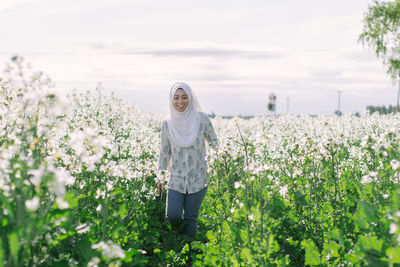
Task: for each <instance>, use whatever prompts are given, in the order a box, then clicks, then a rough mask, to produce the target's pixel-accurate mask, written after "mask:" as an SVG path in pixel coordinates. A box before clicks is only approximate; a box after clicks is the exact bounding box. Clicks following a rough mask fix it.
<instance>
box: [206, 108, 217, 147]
mask: <svg viewBox="0 0 400 267" xmlns="http://www.w3.org/2000/svg"><path fill="white" fill-rule="evenodd" d="M204 135H205V138H206V139H207V142H208V143H209V145H210V146H211V147H217V146H218V139H217V136H216V135H215V131H214V127H213V125H212V123H211V120H210V118H209V117H208V116H207V115H206V122H205V133H204Z"/></svg>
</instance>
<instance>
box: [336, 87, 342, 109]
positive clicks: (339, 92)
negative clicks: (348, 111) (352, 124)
mask: <svg viewBox="0 0 400 267" xmlns="http://www.w3.org/2000/svg"><path fill="white" fill-rule="evenodd" d="M337 92H338V113H339V114H342V112H341V111H340V94H341V93H342V91H340V90H338V91H337Z"/></svg>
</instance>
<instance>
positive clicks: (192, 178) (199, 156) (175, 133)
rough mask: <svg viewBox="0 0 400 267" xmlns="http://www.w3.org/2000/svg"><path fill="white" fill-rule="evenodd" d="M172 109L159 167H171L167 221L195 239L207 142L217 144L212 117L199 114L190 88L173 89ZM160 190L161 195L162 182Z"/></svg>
mask: <svg viewBox="0 0 400 267" xmlns="http://www.w3.org/2000/svg"><path fill="white" fill-rule="evenodd" d="M169 109H170V116H169V117H168V118H167V119H166V120H164V121H163V123H162V128H161V149H160V158H159V163H158V170H159V171H161V172H165V171H166V170H167V168H168V167H169V174H170V175H169V180H168V184H167V188H168V191H167V205H166V217H167V219H168V220H169V222H170V223H171V224H172V226H173V228H175V229H176V230H177V231H178V232H179V233H180V234H183V235H184V236H185V237H189V238H194V237H195V235H196V230H197V219H198V214H199V210H200V206H201V203H202V202H203V199H204V196H205V195H206V192H207V183H208V179H209V175H208V173H207V164H206V159H205V157H206V147H205V139H207V141H208V143H209V144H210V145H211V146H213V147H216V146H217V145H218V141H217V137H216V135H215V132H214V128H213V126H212V124H211V121H210V119H209V117H208V116H207V115H206V114H205V113H203V112H201V111H200V110H201V107H200V105H199V102H198V101H197V98H196V96H195V95H194V94H193V92H192V90H191V89H190V87H189V86H188V85H187V84H185V83H176V84H174V85H173V86H172V88H171V91H170V94H169ZM158 186H159V192H161V193H162V191H163V184H162V182H159V184H158Z"/></svg>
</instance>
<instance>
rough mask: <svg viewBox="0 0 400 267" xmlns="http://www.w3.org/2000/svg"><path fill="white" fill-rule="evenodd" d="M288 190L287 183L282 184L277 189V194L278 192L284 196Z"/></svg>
mask: <svg viewBox="0 0 400 267" xmlns="http://www.w3.org/2000/svg"><path fill="white" fill-rule="evenodd" d="M288 190H289V188H288V186H287V185H284V186H282V187H281V189H279V194H280V195H281V196H282V197H285V196H286V193H287V192H288Z"/></svg>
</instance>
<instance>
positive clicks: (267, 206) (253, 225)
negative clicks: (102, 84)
mask: <svg viewBox="0 0 400 267" xmlns="http://www.w3.org/2000/svg"><path fill="white" fill-rule="evenodd" d="M14 61H17V62H20V61H19V59H18V58H15V59H14ZM20 63H21V62H20ZM20 63H19V64H20ZM21 64H22V63H21ZM21 68H22V67H21V66H19V67H17V69H21ZM35 81H37V79H35ZM22 84H25V85H26V86H25V87H24V86H23V87H22V88H21V89H16V88H19V87H15V86H13V87H11V86H10V85H9V84H4V83H3V84H2V87H1V89H2V91H1V94H2V95H1V96H2V98H1V101H2V102H1V103H0V104H1V105H2V108H3V109H2V110H3V111H4V110H5V111H7V112H8V113H7V115H8V116H16V117H15V118H16V119H15V120H6V119H4V118H3V117H2V118H1V120H0V122H1V123H2V124H1V126H2V128H1V129H2V130H3V131H2V132H1V133H2V134H1V135H0V155H1V157H0V160H1V161H0V164H1V166H3V167H4V169H1V170H0V171H2V172H1V173H0V175H1V176H0V207H1V209H0V211H1V212H0V224H1V228H0V262H1V263H2V264H3V265H5V266H88V265H90V266H96V265H97V266H167V265H168V266H191V265H192V266H304V265H310V266H311V265H319V266H391V265H393V266H396V264H399V263H400V258H399V254H400V249H399V248H400V238H399V235H400V186H399V184H400V175H399V172H400V162H399V158H400V147H399V146H400V132H399V131H398V127H397V126H398V125H399V124H400V123H399V121H400V119H399V117H396V115H391V116H390V117H389V116H388V117H378V116H377V115H374V116H371V117H366V119H364V118H353V117H351V118H349V117H346V115H345V116H343V117H340V118H338V117H333V118H324V119H321V118H319V119H315V120H314V119H306V118H292V117H287V118H279V117H278V118H268V119H270V120H269V121H268V120H267V119H265V118H264V119H262V120H261V119H260V120H256V119H251V120H246V123H249V124H250V126H249V127H247V128H246V129H244V128H242V127H241V126H239V124H240V123H238V121H239V120H233V121H219V123H221V125H223V123H231V124H232V125H233V126H231V127H232V128H233V129H234V131H232V132H230V134H226V133H225V135H224V136H221V139H222V141H221V143H222V144H221V147H220V148H218V149H217V150H216V151H213V152H212V153H211V154H210V155H209V158H208V160H209V170H210V182H209V189H208V193H207V195H206V197H205V200H204V203H203V205H202V210H201V214H200V218H199V229H198V235H197V236H196V238H195V240H194V241H193V240H187V239H185V238H184V237H182V236H180V235H177V233H176V232H175V231H174V230H173V229H171V226H170V225H169V223H168V222H167V221H166V219H165V204H166V195H165V193H164V194H163V195H161V196H160V197H159V196H158V195H157V185H156V182H155V178H156V173H155V171H154V170H155V166H154V165H155V164H154V162H155V161H156V160H157V151H156V149H155V147H157V144H155V142H156V141H155V140H158V139H159V134H160V131H159V128H157V127H158V125H159V121H158V120H156V119H155V121H152V119H146V120H142V119H143V117H145V114H143V113H141V112H140V111H134V113H133V115H132V114H131V113H130V112H131V110H130V108H126V107H125V106H124V105H123V104H122V103H121V101H119V100H117V99H115V98H113V97H107V96H104V95H102V93H101V91H100V90H98V91H97V94H95V95H91V94H90V93H87V94H86V95H74V96H73V97H72V99H71V106H72V107H73V109H72V111H71V112H70V113H68V114H65V113H64V114H63V113H61V114H59V116H51V114H54V112H55V111H56V109H53V108H55V103H56V99H55V98H54V97H52V96H49V95H46V94H44V95H42V96H41V97H33V98H30V97H28V96H29V92H30V91H29V90H35V89H32V88H35V87H34V85H30V84H31V83H30V82H28V81H26V82H23V83H22ZM29 88H31V89H29ZM11 89H12V90H11ZM28 89H29V90H28ZM37 89H38V88H37ZM13 92H14V93H15V94H13ZM24 96H25V97H24ZM32 99H36V100H35V101H36V102H34V104H35V105H33V104H32V103H31V102H29V101H33V100H32ZM96 103H97V104H96ZM32 107H37V108H36V109H35V108H33V109H32ZM125 108H126V109H125ZM49 111H54V112H49ZM13 112H14V113H13ZM127 114H130V115H129V116H128V115H127ZM130 116H133V118H134V120H130V119H129V118H130ZM387 118H389V119H390V120H389V119H388V120H384V119H387ZM292 119H293V120H295V121H296V122H298V123H297V124H298V125H297V128H294V129H295V131H293V130H292V128H293V125H295V124H296V123H294V122H293V121H291V122H290V120H292ZM347 120H349V121H347ZM380 120H383V121H384V123H382V124H381V126H379V125H378V122H380ZM287 121H289V123H288V122H287ZM239 122H240V121H239ZM242 122H243V123H244V121H242ZM317 122H318V123H319V124H316V125H317V126H314V125H313V123H317ZM18 123H19V124H18ZM307 123H308V124H310V125H311V126H310V125H308V126H307V127H308V128H306V129H308V131H303V132H301V131H300V130H301V126H299V125H305V124H307ZM333 123H337V125H339V126H335V127H331V124H333ZM346 123H347V126H346V127H348V129H349V131H350V130H352V129H353V126H355V125H354V123H358V124H360V125H362V127H365V129H367V130H365V133H367V134H366V135H365V136H364V135H362V134H359V133H357V134H355V135H352V136H350V137H349V136H344V134H343V132H340V131H339V129H340V127H345V126H343V125H345V124H346ZM260 124H262V126H261V127H260ZM274 124H275V125H278V126H279V127H278V128H277V129H275V130H274V129H273V125H274ZM365 124H367V125H365ZM349 125H350V126H351V127H349ZM360 125H358V126H357V128H356V129H358V130H359V131H361V130H360V129H362V127H360ZM382 125H383V126H382ZM216 126H217V127H216V128H217V130H218V127H220V129H219V130H220V132H223V131H224V130H225V129H224V127H223V126H220V125H218V124H216ZM392 127H394V129H392ZM59 128H61V129H62V131H58V132H57V129H59ZM255 129H258V130H255ZM310 129H312V130H310ZM296 131H298V132H296ZM312 131H314V133H312ZM233 132H234V133H236V135H232V134H231V133H233ZM273 132H275V134H276V136H274V137H271V133H273ZM299 132H301V134H299ZM313 134H314V135H313ZM221 135H222V134H221ZM56 137H57V138H56ZM273 138H276V140H275V139H274V140H273ZM273 141H274V142H275V143H273V145H271V143H272V142H273ZM10 151H11V152H12V153H11V152H10ZM276 151H278V152H276ZM6 157H7V158H6ZM3 170H7V171H3Z"/></svg>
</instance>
